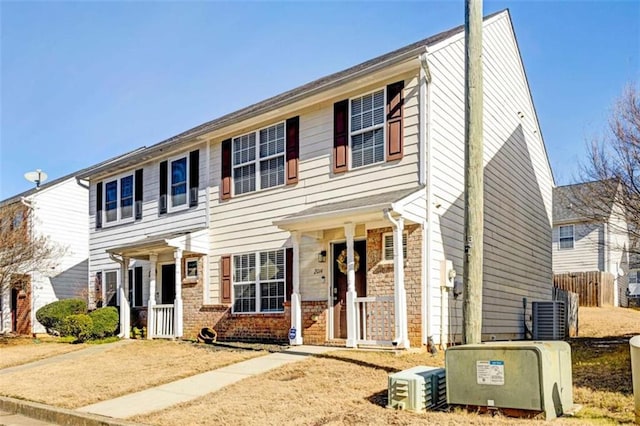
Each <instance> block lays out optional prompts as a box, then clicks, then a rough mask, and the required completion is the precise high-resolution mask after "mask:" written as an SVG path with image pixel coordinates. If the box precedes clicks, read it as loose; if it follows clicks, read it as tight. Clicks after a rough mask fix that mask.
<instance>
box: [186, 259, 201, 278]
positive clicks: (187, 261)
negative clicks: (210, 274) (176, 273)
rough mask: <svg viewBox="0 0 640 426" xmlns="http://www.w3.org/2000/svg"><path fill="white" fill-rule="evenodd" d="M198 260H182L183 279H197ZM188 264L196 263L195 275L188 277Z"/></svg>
mask: <svg viewBox="0 0 640 426" xmlns="http://www.w3.org/2000/svg"><path fill="white" fill-rule="evenodd" d="M198 260H199V259H198V258H197V257H187V258H185V259H184V277H185V279H197V278H198ZM189 262H196V274H195V275H189Z"/></svg>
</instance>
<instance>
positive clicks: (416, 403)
mask: <svg viewBox="0 0 640 426" xmlns="http://www.w3.org/2000/svg"><path fill="white" fill-rule="evenodd" d="M446 403H447V382H446V377H445V370H444V368H437V367H425V366H424V365H419V366H417V367H413V368H410V369H408V370H403V371H400V372H398V373H394V374H390V375H389V389H388V405H387V407H389V408H397V409H400V410H410V411H415V412H421V411H424V410H433V409H435V408H438V407H441V406H443V405H445V404H446Z"/></svg>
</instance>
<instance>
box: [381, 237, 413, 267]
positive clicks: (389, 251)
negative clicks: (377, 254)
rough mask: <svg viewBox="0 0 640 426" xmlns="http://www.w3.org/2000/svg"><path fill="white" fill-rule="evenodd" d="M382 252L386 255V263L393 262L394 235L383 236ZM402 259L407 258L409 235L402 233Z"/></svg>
mask: <svg viewBox="0 0 640 426" xmlns="http://www.w3.org/2000/svg"><path fill="white" fill-rule="evenodd" d="M382 244H383V247H382V252H383V254H384V259H383V260H384V261H386V262H392V261H393V233H391V232H389V233H385V234H383V235H382ZM402 257H403V258H405V259H406V258H407V233H406V232H403V233H402Z"/></svg>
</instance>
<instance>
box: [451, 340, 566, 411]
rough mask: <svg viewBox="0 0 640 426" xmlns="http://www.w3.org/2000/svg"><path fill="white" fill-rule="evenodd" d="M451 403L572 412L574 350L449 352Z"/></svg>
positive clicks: (494, 346)
mask: <svg viewBox="0 0 640 426" xmlns="http://www.w3.org/2000/svg"><path fill="white" fill-rule="evenodd" d="M445 363H446V371H447V376H446V381H447V402H448V403H449V404H460V405H472V406H478V407H490V408H491V407H493V408H511V409H518V410H527V411H538V412H544V413H545V416H546V418H547V420H549V419H553V418H555V417H557V416H560V415H562V414H563V413H568V412H570V411H572V410H573V389H572V386H573V382H572V378H571V347H570V346H569V344H568V343H566V342H561V341H538V342H536V341H533V342H487V343H480V344H474V345H463V346H454V347H451V348H449V349H447V351H446V352H445Z"/></svg>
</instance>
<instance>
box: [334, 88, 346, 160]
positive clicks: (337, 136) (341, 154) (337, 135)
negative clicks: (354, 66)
mask: <svg viewBox="0 0 640 426" xmlns="http://www.w3.org/2000/svg"><path fill="white" fill-rule="evenodd" d="M348 154H349V100H348V99H345V100H343V101H340V102H336V103H335V104H333V173H344V172H346V171H347V157H348V156H349V155H348Z"/></svg>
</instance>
